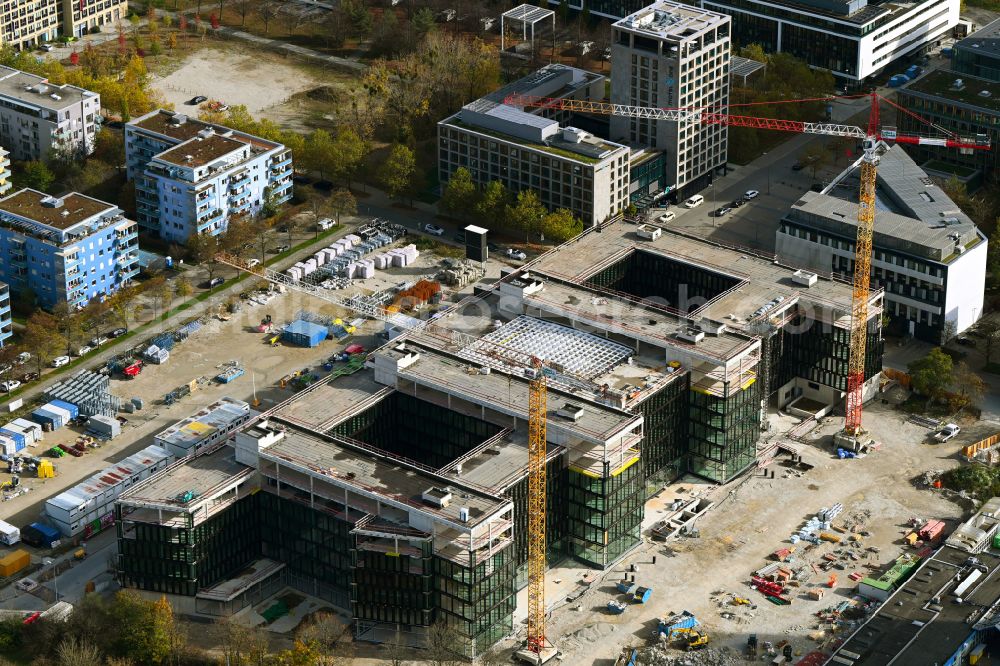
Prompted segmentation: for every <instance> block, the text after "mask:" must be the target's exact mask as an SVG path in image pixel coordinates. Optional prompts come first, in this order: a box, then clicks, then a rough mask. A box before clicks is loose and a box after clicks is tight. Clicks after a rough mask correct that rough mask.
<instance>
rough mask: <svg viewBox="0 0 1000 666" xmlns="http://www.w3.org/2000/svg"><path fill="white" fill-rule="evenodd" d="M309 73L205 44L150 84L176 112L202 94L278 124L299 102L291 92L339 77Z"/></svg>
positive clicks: (272, 58)
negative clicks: (240, 106) (323, 77)
mask: <svg viewBox="0 0 1000 666" xmlns="http://www.w3.org/2000/svg"><path fill="white" fill-rule="evenodd" d="M315 74H316V70H315V68H310V67H304V66H301V65H300V64H298V63H297V62H296V61H295V60H292V59H286V58H282V57H281V56H279V55H276V54H272V53H269V52H261V51H255V50H251V47H249V46H245V47H244V48H241V49H235V48H232V47H231V46H230V45H225V46H216V45H210V46H206V47H205V48H203V49H201V50H198V51H196V52H194V53H192V54H191V55H189V56H188V57H187V58H186V59H185V60H184V61H183V62H181V63H180V64H179V66H177V67H176V68H175V69H173V71H171V72H170V73H169V74H167V75H166V76H162V77H161V76H155V75H154V76H153V77H152V86H153V87H154V88H157V89H159V90H160V91H162V93H163V95H164V97H165V98H166V101H168V102H170V103H172V104H173V105H174V108H176V109H177V110H178V111H183V110H185V109H186V110H188V111H189V112H192V113H194V112H195V111H196V110H195V107H192V106H189V105H188V104H187V101H188V100H189V99H191V98H192V97H194V96H195V95H204V96H206V97H208V98H209V99H210V100H218V101H221V102H224V103H225V104H229V105H230V106H234V105H237V104H243V105H245V106H246V107H247V110H248V111H249V112H250V113H251V115H253V116H254V117H264V118H270V119H271V120H274V121H276V122H283V121H286V120H288V119H289V116H290V115H295V114H296V110H297V107H298V106H300V104H301V100H300V99H298V98H297V99H295V100H293V97H295V96H296V95H297V93H306V92H308V91H311V90H313V89H315V88H317V87H318V86H320V84H324V85H331V84H332V83H334V82H336V81H337V80H339V77H341V76H342V75H339V74H335V73H331V74H330V77H329V79H328V80H327V79H322V80H321V79H320V78H318V77H317V76H315Z"/></svg>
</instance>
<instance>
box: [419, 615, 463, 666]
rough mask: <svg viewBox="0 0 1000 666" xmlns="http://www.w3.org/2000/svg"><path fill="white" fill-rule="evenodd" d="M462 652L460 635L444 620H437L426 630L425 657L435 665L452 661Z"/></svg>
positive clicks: (442, 665) (439, 665)
mask: <svg viewBox="0 0 1000 666" xmlns="http://www.w3.org/2000/svg"><path fill="white" fill-rule="evenodd" d="M463 652H464V645H463V644H462V639H461V636H460V635H459V633H458V632H457V631H456V630H455V628H454V627H452V626H450V625H449V624H447V623H446V622H445V621H444V620H438V621H437V622H435V623H434V624H432V625H431V626H430V628H429V629H428V630H427V657H428V658H429V659H430V661H431V662H433V663H434V664H436V666H445V664H449V663H452V662H453V661H455V660H456V659H457V658H459V657H460V656H461V655H462V653H463Z"/></svg>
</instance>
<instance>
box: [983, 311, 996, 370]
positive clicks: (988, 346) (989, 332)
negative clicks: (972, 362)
mask: <svg viewBox="0 0 1000 666" xmlns="http://www.w3.org/2000/svg"><path fill="white" fill-rule="evenodd" d="M979 332H980V333H982V335H983V345H984V346H985V349H984V350H983V351H984V353H985V354H986V365H990V364H991V363H992V362H993V351H994V350H995V349H996V348H997V345H998V344H1000V324H998V323H997V322H996V321H995V320H993V319H988V318H986V317H983V318H982V319H981V320H980V322H979Z"/></svg>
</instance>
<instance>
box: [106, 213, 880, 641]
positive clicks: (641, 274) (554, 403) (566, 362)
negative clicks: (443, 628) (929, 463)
mask: <svg viewBox="0 0 1000 666" xmlns="http://www.w3.org/2000/svg"><path fill="white" fill-rule="evenodd" d="M881 299H882V294H881V292H872V294H871V304H870V309H869V313H870V317H871V321H870V323H869V336H870V339H869V342H868V345H869V346H868V349H869V350H870V356H869V359H868V365H867V370H866V377H867V378H868V383H867V385H866V386H867V388H868V390H869V391H871V390H872V385H873V384H874V382H875V381H876V379H875V378H876V376H877V375H878V373H879V370H880V369H881V341H880V331H879V321H880V314H879V312H880V305H881ZM850 311H851V287H850V285H849V284H847V283H842V282H838V281H834V280H832V279H830V278H829V277H825V276H820V275H817V274H815V273H808V272H805V271H801V270H796V269H795V268H794V267H788V266H784V265H781V264H778V263H777V262H775V261H774V260H773V258H770V257H760V256H754V255H751V254H748V253H745V252H740V251H736V250H732V249H727V248H724V247H721V246H719V245H715V244H712V243H709V242H706V241H704V240H699V239H694V238H690V237H686V236H684V235H680V234H676V233H670V232H666V231H664V230H662V229H659V228H656V227H652V226H649V225H640V226H635V225H630V224H626V223H616V224H611V225H606V226H604V227H603V228H595V229H592V230H590V231H589V232H587V233H585V234H583V235H582V236H580V237H578V238H576V239H575V240H573V241H571V242H569V243H567V244H565V245H563V246H561V247H559V248H557V249H555V250H553V251H551V252H549V253H548V254H546V255H544V256H543V257H541V258H539V259H538V260H536V261H535V262H533V263H532V264H531V265H529V266H528V267H527V268H521V269H511V270H510V271H509V272H508V273H507V274H506V275H504V276H502V277H501V278H500V279H499V280H498V281H496V282H494V283H490V284H485V285H479V286H477V292H476V294H475V295H474V296H470V297H469V298H467V299H466V300H464V301H462V302H460V303H458V304H457V305H454V306H453V307H451V308H449V309H448V310H447V314H446V315H444V316H440V317H438V318H437V319H434V320H433V321H429V322H424V325H423V326H422V327H421V328H419V329H416V330H411V331H409V332H406V333H405V334H403V335H402V336H400V337H397V338H395V339H393V340H392V341H391V342H388V343H387V344H386V345H384V346H383V347H382V348H380V349H378V350H376V351H374V352H373V353H372V354H371V355H370V356H369V358H368V363H367V365H366V368H364V369H363V370H361V371H359V372H357V373H355V374H353V375H348V376H342V377H338V378H336V379H334V380H330V381H321V382H319V383H317V384H314V385H313V386H311V387H309V388H308V389H306V390H304V391H302V392H301V393H298V394H296V395H295V396H294V397H292V398H290V399H289V400H287V401H286V402H284V403H282V404H280V405H277V406H276V407H274V408H273V409H271V410H270V411H268V412H265V413H263V414H262V415H260V417H258V418H256V419H254V420H251V422H250V423H248V424H247V425H246V426H245V427H244V428H243V429H242V430H241V431H240V432H238V433H237V434H236V435H235V437H234V438H233V439H232V440H231V441H229V442H227V443H224V444H220V445H217V446H215V447H214V448H209V449H207V450H206V451H205V452H203V453H201V454H200V455H196V456H194V457H193V458H189V459H187V460H184V461H179V462H178V463H175V464H174V466H172V467H170V468H168V469H167V470H165V471H163V472H161V473H160V474H158V475H157V476H155V477H153V478H151V479H150V480H148V481H146V482H144V483H142V484H139V485H138V486H136V487H134V488H132V489H130V490H129V491H127V492H125V493H123V494H122V496H121V497H120V499H119V501H118V505H117V512H118V533H119V546H120V563H119V569H120V572H121V577H122V582H123V583H125V584H127V585H134V586H137V587H140V588H143V589H147V590H151V591H156V592H163V593H172V594H181V595H187V596H194V597H195V601H196V604H197V605H198V607H199V608H200V609H202V610H203V611H206V612H211V613H217V614H228V613H232V612H236V611H238V610H239V609H240V608H242V607H243V606H245V605H247V604H250V603H255V602H256V601H258V600H260V599H261V598H263V597H264V596H266V595H267V594H268V593H269V592H271V591H272V590H273V589H275V588H276V587H280V586H284V585H290V586H292V587H295V588H296V589H299V590H301V591H303V592H306V593H308V594H311V595H315V596H316V597H319V598H322V599H324V600H326V601H328V602H329V603H331V604H333V605H335V606H337V607H339V608H342V609H345V610H346V611H348V612H349V613H351V615H352V617H353V619H354V630H355V635H356V636H357V637H358V638H359V639H364V640H375V641H387V640H388V641H402V642H405V643H408V644H413V645H419V644H421V643H422V642H423V641H424V640H425V638H426V635H427V630H428V627H429V626H430V625H432V624H433V623H435V622H438V621H444V622H447V623H449V624H451V625H452V626H453V627H454V628H455V629H456V631H457V632H458V633H460V634H461V635H462V636H463V637H464V638H465V640H466V645H467V651H468V653H469V654H475V653H479V652H481V651H483V650H484V649H486V648H487V647H488V646H489V645H491V644H492V643H494V642H495V641H496V640H498V639H499V638H501V637H502V636H504V635H506V634H508V633H510V632H511V631H512V630H513V620H512V617H513V611H514V607H515V592H516V590H517V589H518V587H520V586H522V585H523V584H524V579H525V573H524V564H525V562H526V559H527V539H526V528H527V515H526V507H527V479H526V475H527V471H526V469H527V446H528V427H527V425H528V394H529V382H530V378H531V376H533V373H535V372H543V373H545V375H546V376H547V383H548V419H547V430H546V432H547V442H548V462H547V469H548V475H547V479H548V481H547V482H548V496H547V502H548V509H547V514H548V515H547V519H548V529H547V531H546V536H547V539H548V546H549V561H550V563H551V562H554V561H556V560H558V559H561V558H571V559H572V560H575V561H577V562H580V563H583V564H585V565H589V566H593V567H595V568H598V569H606V568H608V567H610V566H612V565H613V564H614V563H615V562H616V561H618V560H620V558H621V557H622V556H623V555H624V554H626V553H627V552H628V551H629V550H630V549H631V548H633V547H634V546H636V545H637V544H638V543H639V542H640V528H641V524H642V518H643V507H644V503H645V500H646V499H647V497H648V496H649V495H650V494H651V493H652V492H655V491H656V490H657V489H658V488H660V487H662V485H663V484H665V483H668V482H671V481H673V480H675V479H677V478H679V477H680V476H682V475H684V474H688V473H690V474H695V475H698V476H700V477H703V478H705V479H708V480H711V481H715V482H718V483H725V482H728V481H730V480H732V479H734V478H735V477H737V476H739V475H740V474H742V473H744V472H747V471H748V470H750V469H751V468H752V467H753V466H754V465H755V459H756V456H757V441H758V438H759V435H760V432H761V429H762V427H764V424H765V423H766V420H765V419H766V408H765V407H766V406H767V405H770V406H772V407H775V406H776V407H783V408H789V409H798V410H805V411H810V412H819V411H821V410H826V411H829V410H830V409H831V408H832V406H834V405H836V404H839V402H840V401H841V400H842V398H843V395H844V391H845V389H846V375H847V363H848V338H849V326H850ZM535 359H541V360H542V361H543V362H544V365H543V366H542V367H541V368H540V369H539V368H536V367H535Z"/></svg>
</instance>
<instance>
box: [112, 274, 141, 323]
mask: <svg viewBox="0 0 1000 666" xmlns="http://www.w3.org/2000/svg"><path fill="white" fill-rule="evenodd" d="M141 293H142V289H140V288H139V287H138V286H137V285H134V284H126V285H124V286H122V287H119V288H118V291H116V292H115V293H113V294H111V296H109V297H108V298H107V300H105V301H104V303H105V305H107V306H108V308H109V309H110V311H111V312H112V313H113V314H114V316H115V318H116V319H117V320H118V323H119V324H120V325H121V326H122V327H124V328H128V325H129V322H131V321H132V320H133V319H135V316H136V314H137V313H138V311H139V295H140V294H141Z"/></svg>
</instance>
